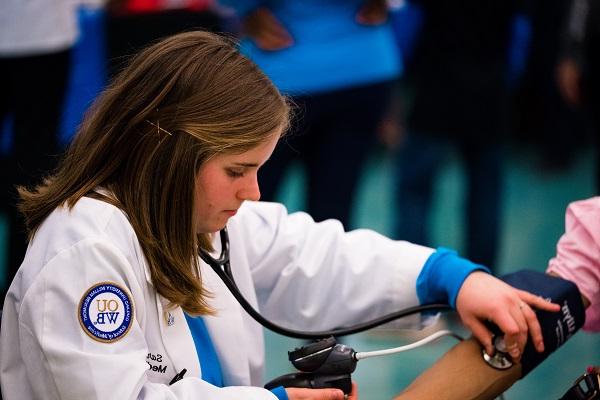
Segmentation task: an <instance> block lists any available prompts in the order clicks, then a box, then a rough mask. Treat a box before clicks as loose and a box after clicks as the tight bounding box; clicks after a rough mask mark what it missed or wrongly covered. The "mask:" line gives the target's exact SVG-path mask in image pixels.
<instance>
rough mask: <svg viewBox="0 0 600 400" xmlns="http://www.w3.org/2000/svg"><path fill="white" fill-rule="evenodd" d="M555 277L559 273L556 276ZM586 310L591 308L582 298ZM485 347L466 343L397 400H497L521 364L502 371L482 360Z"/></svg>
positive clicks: (515, 379) (448, 354)
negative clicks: (482, 350) (441, 399)
mask: <svg viewBox="0 0 600 400" xmlns="http://www.w3.org/2000/svg"><path fill="white" fill-rule="evenodd" d="M553 275H555V274H553ZM581 299H582V302H583V305H584V307H588V306H589V305H590V302H589V300H588V299H587V298H586V297H585V296H583V295H582V296H581ZM481 348H482V347H481V344H479V342H478V341H477V340H476V339H474V338H471V339H468V340H465V341H463V342H461V343H459V344H457V345H456V346H454V347H453V348H452V349H450V351H448V352H447V353H446V354H445V355H444V356H443V357H442V358H440V359H439V360H438V361H437V362H436V363H435V364H434V365H433V366H431V368H429V369H428V370H426V371H425V372H423V373H422V374H421V375H419V376H418V377H417V379H415V380H414V381H413V382H412V383H411V384H410V386H408V387H407V388H406V389H405V390H404V391H403V392H402V393H400V395H398V396H397V397H396V398H395V400H429V399H432V400H434V399H435V400H438V399H440V398H443V399H446V400H473V399H477V400H485V399H494V398H496V397H497V396H499V395H500V394H501V393H503V392H504V391H505V390H507V389H508V388H509V387H510V386H511V385H512V384H513V383H515V382H516V381H517V380H518V379H519V378H521V372H522V371H521V364H515V365H513V366H512V367H511V368H509V369H506V370H503V371H500V370H497V369H494V368H492V367H491V366H489V365H488V364H487V363H486V362H485V361H484V360H483V357H482V353H481Z"/></svg>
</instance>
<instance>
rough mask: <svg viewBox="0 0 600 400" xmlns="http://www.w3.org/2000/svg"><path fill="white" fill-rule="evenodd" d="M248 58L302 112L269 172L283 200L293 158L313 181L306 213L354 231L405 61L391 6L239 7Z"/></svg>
mask: <svg viewBox="0 0 600 400" xmlns="http://www.w3.org/2000/svg"><path fill="white" fill-rule="evenodd" d="M221 3H223V4H225V5H228V6H231V7H232V8H233V9H234V10H235V11H237V13H238V15H239V16H240V18H241V22H242V27H243V30H244V33H245V34H246V35H247V37H248V39H249V40H245V41H243V42H242V51H243V52H244V53H245V54H246V55H247V56H249V57H250V58H251V59H252V60H253V61H255V62H256V63H257V64H258V65H259V66H260V67H261V69H262V70H264V71H265V72H266V74H267V75H268V76H269V77H270V78H271V79H272V80H273V81H274V83H275V84H276V86H277V87H278V88H279V89H280V90H281V91H282V92H283V93H285V94H287V95H290V96H291V97H292V99H293V101H294V103H296V104H297V105H298V106H299V111H298V115H297V118H296V120H295V121H294V123H293V131H292V133H291V134H290V135H289V136H288V137H287V138H286V139H285V140H284V141H283V142H282V143H281V144H280V145H279V146H278V147H277V149H276V150H275V153H274V154H273V156H272V157H271V160H270V161H269V164H268V165H267V166H266V167H265V168H263V169H262V170H261V177H260V178H261V186H262V188H261V189H262V198H263V199H265V200H273V199H274V198H275V197H276V195H277V189H278V188H279V186H280V183H281V181H282V178H283V177H284V173H285V171H286V168H287V167H288V166H289V165H290V164H291V163H292V162H293V161H295V160H298V161H300V162H301V164H302V165H303V167H305V171H306V175H307V182H308V185H307V188H306V191H305V193H306V196H307V211H308V212H309V213H311V214H312V216H313V217H314V218H315V219H316V220H317V221H321V220H324V219H327V218H336V219H339V220H340V221H342V223H343V224H344V226H346V227H348V226H349V225H350V215H351V211H352V200H353V198H354V193H355V190H356V187H357V182H358V178H359V176H360V174H361V172H362V169H363V166H364V164H365V161H366V158H367V156H368V154H369V150H370V149H371V147H372V144H374V142H375V140H376V134H375V131H376V127H377V125H378V123H379V121H380V120H381V117H382V116H383V114H384V111H385V109H386V107H387V103H388V100H389V95H390V89H391V81H393V80H394V79H395V78H397V77H398V75H399V73H400V70H401V61H400V57H399V54H398V52H397V49H396V45H395V42H394V36H393V32H392V29H391V26H390V24H389V23H388V16H387V8H386V7H387V5H386V3H385V1H383V0H352V1H340V0H327V1H321V0H310V1H302V2H297V1H277V2H267V1H251V2H250V1H241V0H240V1H236V0H227V1H222V2H221Z"/></svg>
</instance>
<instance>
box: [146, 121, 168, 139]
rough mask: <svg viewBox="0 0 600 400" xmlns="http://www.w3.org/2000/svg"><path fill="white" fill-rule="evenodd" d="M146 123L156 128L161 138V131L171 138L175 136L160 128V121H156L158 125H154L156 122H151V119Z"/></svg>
mask: <svg viewBox="0 0 600 400" xmlns="http://www.w3.org/2000/svg"><path fill="white" fill-rule="evenodd" d="M146 122H147V123H149V124H150V125H152V126H155V127H156V133H157V134H158V135H159V136H160V131H163V132H164V133H166V134H167V135H169V136H173V134H172V133H171V132H169V131H168V130H166V129H163V128H161V127H160V121H159V120H156V123H154V122H152V121H150V120H149V119H147V120H146Z"/></svg>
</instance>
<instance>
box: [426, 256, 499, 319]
mask: <svg viewBox="0 0 600 400" xmlns="http://www.w3.org/2000/svg"><path fill="white" fill-rule="evenodd" d="M474 271H485V272H487V273H489V272H490V270H489V269H488V268H486V267H484V266H483V265H479V264H475V263H473V262H471V261H469V260H467V259H465V258H462V257H460V256H459V255H458V254H457V253H456V251H454V250H450V249H446V248H443V247H440V248H438V249H437V250H436V251H435V253H433V254H432V255H431V256H429V258H428V259H427V261H426V262H425V265H424V266H423V269H422V270H421V273H420V274H419V276H418V278H417V296H418V297H419V301H420V302H421V304H431V303H448V304H450V306H452V308H456V297H457V296H458V291H459V290H460V288H461V286H462V284H463V282H464V281H465V279H466V278H467V276H468V275H469V274H470V273H471V272H474Z"/></svg>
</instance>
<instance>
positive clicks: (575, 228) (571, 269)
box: [547, 197, 600, 332]
mask: <svg viewBox="0 0 600 400" xmlns="http://www.w3.org/2000/svg"><path fill="white" fill-rule="evenodd" d="M547 272H554V273H556V274H558V275H560V276H561V277H563V278H565V279H568V280H570V281H573V282H574V283H575V284H576V285H577V287H578V288H579V290H580V291H581V293H582V294H583V295H584V296H585V297H586V298H587V299H588V300H589V301H590V303H591V305H590V307H588V309H587V310H586V321H585V325H584V327H583V329H584V330H587V331H595V332H600V197H593V198H591V199H587V200H582V201H577V202H574V203H571V204H570V205H569V207H568V208H567V214H566V229H565V233H564V234H563V236H562V237H561V238H560V240H559V241H558V244H557V245H556V257H554V258H552V259H551V260H550V262H549V265H548V270H547Z"/></svg>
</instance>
